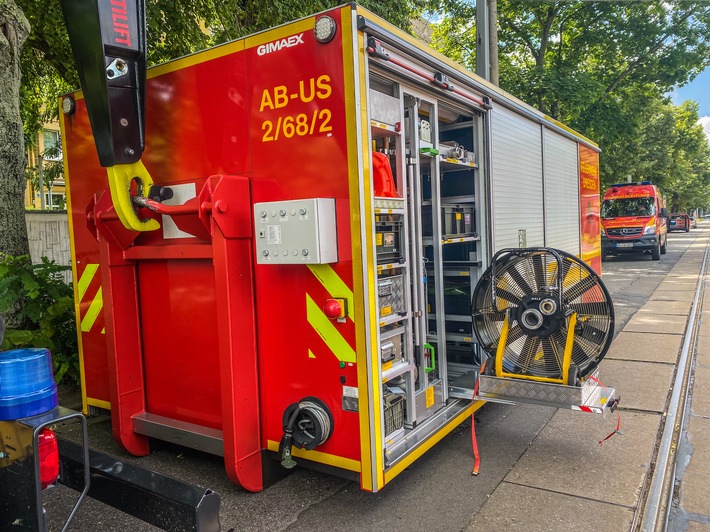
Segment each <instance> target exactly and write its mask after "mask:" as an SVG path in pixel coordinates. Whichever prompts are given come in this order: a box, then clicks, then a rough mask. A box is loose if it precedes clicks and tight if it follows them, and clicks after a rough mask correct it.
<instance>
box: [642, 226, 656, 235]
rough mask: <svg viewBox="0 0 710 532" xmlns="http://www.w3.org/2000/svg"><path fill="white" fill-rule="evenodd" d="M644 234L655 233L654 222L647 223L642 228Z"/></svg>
mask: <svg viewBox="0 0 710 532" xmlns="http://www.w3.org/2000/svg"><path fill="white" fill-rule="evenodd" d="M643 234H644V235H655V234H656V224H653V225H647V226H646V229H644V230H643Z"/></svg>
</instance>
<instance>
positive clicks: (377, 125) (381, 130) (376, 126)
mask: <svg viewBox="0 0 710 532" xmlns="http://www.w3.org/2000/svg"><path fill="white" fill-rule="evenodd" d="M370 129H371V130H372V136H373V137H391V136H392V135H399V133H400V131H399V130H398V129H397V127H396V126H393V125H391V124H385V123H384V122H377V121H376V120H370Z"/></svg>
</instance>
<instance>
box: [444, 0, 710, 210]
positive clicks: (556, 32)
mask: <svg viewBox="0 0 710 532" xmlns="http://www.w3.org/2000/svg"><path fill="white" fill-rule="evenodd" d="M440 6H443V7H440ZM435 9H436V10H437V13H438V19H439V22H438V23H437V24H436V25H435V29H434V44H435V45H436V46H437V47H438V48H439V49H440V50H441V51H443V52H444V53H446V54H449V55H450V56H452V57H453V58H455V59H456V60H458V61H461V62H463V63H464V64H466V65H467V66H468V67H469V68H471V69H473V68H475V53H474V52H475V24H473V23H471V20H472V18H473V16H474V15H475V6H474V5H473V3H472V2H470V1H467V0H446V2H445V3H443V4H439V3H437V4H436V5H435ZM498 22H499V34H498V39H499V43H500V44H499V62H500V83H501V86H502V87H503V88H504V89H506V90H507V91H509V92H511V93H512V94H515V95H516V96H519V97H520V98H521V99H523V100H525V101H526V102H528V103H530V104H531V105H534V106H535V107H537V108H538V109H539V110H540V111H542V112H544V113H546V114H549V115H551V116H553V117H554V118H556V119H558V120H561V121H563V122H566V123H568V124H570V125H571V126H572V127H574V128H575V129H577V130H578V131H580V132H581V133H583V134H585V135H586V136H588V137H590V138H592V139H595V140H596V141H598V142H599V144H600V146H601V148H602V156H601V173H602V180H603V182H604V183H605V184H609V183H612V182H618V181H625V180H626V178H627V177H628V176H631V177H632V178H636V177H638V178H644V179H649V178H651V179H653V180H654V181H655V182H658V183H659V184H660V185H661V186H662V187H664V188H665V189H667V192H669V193H670V194H671V195H672V196H673V197H674V198H675V197H678V198H679V199H678V205H682V206H684V207H685V208H692V207H698V206H704V204H703V203H697V202H698V201H705V200H703V199H702V198H703V197H704V195H703V194H696V195H695V197H694V198H691V196H688V193H687V190H688V189H694V190H699V189H700V188H704V187H706V185H707V183H706V181H705V179H706V178H705V177H704V174H703V168H704V165H703V163H702V162H701V161H702V157H704V155H703V150H704V148H703V147H702V146H707V144H706V143H705V144H703V143H700V145H699V146H696V145H695V144H693V146H694V148H693V149H692V150H690V151H685V150H682V149H680V148H679V149H678V150H677V151H673V150H672V148H671V146H678V144H677V143H676V142H674V139H676V138H678V139H681V138H684V139H687V135H689V134H690V133H689V132H688V131H689V126H688V124H687V122H684V121H682V120H679V119H678V116H686V117H691V118H692V116H693V113H692V109H690V108H689V107H687V106H686V107H681V108H678V109H674V108H673V106H672V105H670V104H669V102H668V101H667V98H666V96H665V95H666V94H667V93H668V92H669V91H670V90H672V88H673V87H674V86H676V85H683V84H685V83H687V82H688V81H690V80H692V79H693V78H694V77H695V76H696V75H697V74H698V73H699V72H701V71H702V70H703V69H704V68H706V67H707V66H708V65H710V4H708V3H707V2H702V1H696V2H693V1H690V2H688V1H675V0H674V1H669V2H613V3H612V2H587V1H584V0H571V1H561V2H560V1H547V0H533V1H530V0H499V1H498ZM694 116H695V118H696V120H697V109H696V110H695V115H694ZM651 124H655V125H656V129H654V128H653V127H652V125H651ZM662 127H669V128H670V129H663V130H662V129H657V128H662ZM681 129H683V131H681ZM690 129H692V128H690ZM691 136H692V137H693V139H695V133H692V135H691ZM679 142H680V141H679ZM691 152H692V153H693V155H692V156H691V155H690V153H691ZM681 154H682V156H681ZM689 160H693V161H694V162H693V163H692V164H691V163H690V162H687V163H686V162H684V161H689ZM706 163H707V159H706ZM679 165H682V167H683V170H681V169H680V168H681V167H680V166H679ZM681 198H685V199H681Z"/></svg>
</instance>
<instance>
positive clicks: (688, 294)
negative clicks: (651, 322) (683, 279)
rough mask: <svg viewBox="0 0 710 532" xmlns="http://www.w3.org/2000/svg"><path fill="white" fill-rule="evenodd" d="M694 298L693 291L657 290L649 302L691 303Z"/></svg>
mask: <svg viewBox="0 0 710 532" xmlns="http://www.w3.org/2000/svg"><path fill="white" fill-rule="evenodd" d="M694 297H695V290H676V291H670V290H657V291H655V292H654V293H653V294H651V297H649V300H651V301H692V300H693V298H694Z"/></svg>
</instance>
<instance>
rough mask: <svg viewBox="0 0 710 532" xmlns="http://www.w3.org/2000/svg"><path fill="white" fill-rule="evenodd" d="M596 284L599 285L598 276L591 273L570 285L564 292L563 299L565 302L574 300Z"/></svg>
mask: <svg viewBox="0 0 710 532" xmlns="http://www.w3.org/2000/svg"><path fill="white" fill-rule="evenodd" d="M595 286H597V278H596V277H593V276H591V275H589V276H587V277H585V278H584V279H582V280H581V281H579V282H577V283H576V284H574V285H572V286H570V287H569V288H565V289H564V293H563V299H564V301H565V303H567V302H569V301H574V300H575V299H577V298H578V297H580V296H581V295H582V294H584V293H585V292H588V291H589V290H591V289H592V288H594V287H595Z"/></svg>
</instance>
